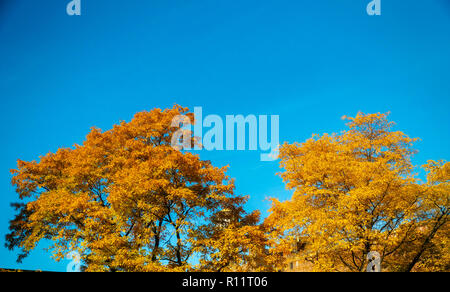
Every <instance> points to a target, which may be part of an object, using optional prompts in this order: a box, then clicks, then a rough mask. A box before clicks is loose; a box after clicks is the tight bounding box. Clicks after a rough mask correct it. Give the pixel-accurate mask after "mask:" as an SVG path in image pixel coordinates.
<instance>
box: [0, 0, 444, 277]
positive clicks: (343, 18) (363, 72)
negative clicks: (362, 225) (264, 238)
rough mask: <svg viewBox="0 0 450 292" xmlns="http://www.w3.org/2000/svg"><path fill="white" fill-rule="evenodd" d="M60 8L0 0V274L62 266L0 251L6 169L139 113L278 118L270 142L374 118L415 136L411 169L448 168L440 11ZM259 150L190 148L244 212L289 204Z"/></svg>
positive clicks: (195, 2)
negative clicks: (223, 169)
mask: <svg viewBox="0 0 450 292" xmlns="http://www.w3.org/2000/svg"><path fill="white" fill-rule="evenodd" d="M369 2H370V1H369V0H340V1H336V0H291V1H287V0H277V1H274V0H271V1H269V0H148V1H143V0H142V1H138V0H127V1H118V0H117V1H116V0H114V1H113V0H109V1H107V0H82V16H72V17H70V16H68V15H67V14H66V12H65V11H66V7H65V6H66V4H67V3H69V0H47V1H29V0H1V2H0V100H1V107H0V127H1V134H2V142H3V143H1V144H0V174H1V175H0V190H1V197H0V204H1V205H0V206H1V207H0V208H1V212H0V267H3V268H21V269H43V270H57V271H58V270H59V271H64V270H65V266H66V264H67V263H68V261H66V262H61V263H55V262H53V261H52V260H51V259H50V254H49V253H45V252H43V251H42V248H43V247H45V244H43V245H41V246H40V247H39V248H38V249H37V250H36V251H35V252H33V253H32V255H31V256H30V257H29V258H27V259H26V260H25V261H24V263H23V264H22V265H18V264H16V263H15V258H16V254H15V253H13V252H9V251H8V250H7V249H6V248H4V236H5V234H6V233H7V228H8V221H9V220H10V219H11V218H12V217H13V210H12V209H11V208H10V207H9V203H10V202H13V201H16V200H17V197H16V194H15V192H14V189H13V188H12V186H11V185H10V179H11V175H10V174H9V170H10V169H12V168H15V166H16V160H17V159H19V158H20V159H22V160H34V159H37V158H38V157H39V156H40V155H44V154H46V153H48V152H50V151H52V152H53V151H56V150H57V149H58V148H59V147H68V146H71V145H73V144H74V143H81V142H82V141H83V139H84V137H85V135H86V134H87V133H88V132H89V129H90V127H92V126H97V127H99V128H101V129H104V130H108V129H110V128H111V127H112V125H113V124H115V123H118V122H119V121H120V120H126V121H129V120H130V119H131V118H132V116H133V115H134V114H135V113H137V112H139V111H143V110H149V109H152V108H155V107H160V108H167V107H171V106H172V105H173V104H174V103H178V104H181V105H183V106H188V107H191V108H193V107H194V106H202V107H203V112H204V115H205V114H218V115H221V116H225V115H227V114H233V115H237V114H244V115H247V114H254V115H271V114H276V115H280V140H281V141H282V142H283V141H288V142H294V141H300V142H301V141H304V140H305V139H307V138H309V137H310V136H311V135H312V134H313V133H324V132H336V131H340V130H342V129H344V122H343V121H342V120H341V119H340V118H341V117H342V116H343V115H355V114H356V113H357V112H358V111H364V112H387V111H391V113H392V115H391V118H392V119H393V120H394V121H396V122H397V124H398V126H397V129H399V130H402V131H404V132H405V133H407V134H408V135H410V136H412V137H420V138H421V139H422V141H421V142H419V143H418V144H417V145H416V147H417V148H418V149H419V151H420V152H419V154H417V155H416V157H415V159H414V163H415V164H417V165H421V164H423V163H424V162H426V160H428V159H445V160H449V149H450V136H449V130H450V126H449V125H450V123H449V122H450V117H449V115H448V109H449V108H450V107H449V106H450V104H449V103H450V102H449V100H450V71H449V68H450V3H449V2H448V1H447V0H428V1H419V0H409V1H405V0H382V16H375V17H373V16H372V17H370V16H368V15H367V14H366V8H365V7H366V5H367V4H368V3H369ZM259 154H260V153H259V152H252V151H244V152H202V153H201V156H202V158H204V159H210V160H212V161H213V163H214V164H215V165H219V166H222V165H227V164H229V165H230V166H231V168H230V171H229V174H230V175H231V176H232V177H234V178H236V185H237V192H239V193H242V194H247V195H250V196H251V199H250V201H249V203H248V205H247V208H248V209H249V210H253V209H261V210H262V211H263V213H265V211H266V210H267V208H268V206H269V204H268V202H267V201H265V198H266V197H278V198H280V199H282V200H285V199H287V198H289V196H290V193H289V192H288V191H286V190H284V185H283V183H282V181H281V179H280V178H279V177H277V176H276V175H275V173H276V172H278V171H279V168H278V163H277V162H260V161H259Z"/></svg>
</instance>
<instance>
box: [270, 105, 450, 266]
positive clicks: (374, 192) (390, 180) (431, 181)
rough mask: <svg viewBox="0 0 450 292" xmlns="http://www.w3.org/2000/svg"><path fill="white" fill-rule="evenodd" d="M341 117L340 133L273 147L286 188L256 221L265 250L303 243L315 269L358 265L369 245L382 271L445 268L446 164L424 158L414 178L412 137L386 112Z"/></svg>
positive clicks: (364, 260) (286, 252)
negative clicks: (265, 238)
mask: <svg viewBox="0 0 450 292" xmlns="http://www.w3.org/2000/svg"><path fill="white" fill-rule="evenodd" d="M346 119H347V120H349V123H348V127H349V129H348V130H347V131H344V132H341V133H339V134H331V135H329V134H324V135H321V136H319V135H314V136H313V137H312V138H311V139H309V140H307V141H306V142H304V143H293V144H287V143H285V144H284V145H283V146H282V147H281V149H280V159H281V162H280V166H281V167H282V168H283V169H284V171H283V172H282V173H281V176H282V178H283V180H284V181H285V182H286V184H287V188H288V189H292V190H294V194H293V197H292V199H291V200H289V201H286V202H279V201H278V200H275V199H274V200H273V205H272V208H271V210H270V216H269V217H268V218H267V219H266V221H265V223H264V224H265V225H266V226H268V227H269V228H270V230H271V232H270V241H271V242H272V246H271V254H272V255H276V254H278V255H279V254H283V255H284V256H288V255H289V254H290V253H291V251H292V246H293V245H294V244H295V243H296V242H305V243H306V249H305V251H304V252H303V254H302V256H303V259H304V260H305V261H308V262H310V263H312V264H313V267H314V269H315V270H318V271H365V269H366V267H367V264H368V254H369V253H370V252H372V251H376V252H378V253H379V254H380V256H381V265H382V268H383V270H390V271H427V270H439V271H442V270H447V271H448V270H449V264H450V261H449V235H450V234H449V223H448V220H449V218H448V217H449V197H450V188H449V177H450V176H449V173H450V171H449V168H450V164H449V163H445V162H442V161H441V162H433V161H430V162H429V163H428V164H427V165H426V166H425V169H426V170H427V171H428V179H427V181H426V182H425V183H422V182H420V180H419V179H418V178H417V177H416V175H415V173H414V171H415V168H414V166H413V165H412V163H411V157H412V155H413V154H414V153H415V151H414V149H413V148H412V147H413V143H414V142H415V141H416V140H417V139H412V138H409V137H408V136H406V135H405V134H404V133H402V132H399V131H393V129H392V128H393V126H394V124H393V122H390V121H389V120H388V115H387V114H363V113H359V114H358V115H357V116H356V117H354V118H346ZM279 264H280V263H279ZM280 265H281V266H282V264H280Z"/></svg>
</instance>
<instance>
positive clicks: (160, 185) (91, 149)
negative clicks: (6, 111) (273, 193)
mask: <svg viewBox="0 0 450 292" xmlns="http://www.w3.org/2000/svg"><path fill="white" fill-rule="evenodd" d="M179 116H185V117H188V118H189V119H190V120H191V121H192V122H193V123H195V120H194V116H193V114H192V113H189V111H188V109H187V108H182V107H180V106H174V107H173V108H172V109H167V110H164V111H162V110H160V109H155V110H152V111H150V112H141V113H138V114H136V115H135V117H134V118H133V119H132V121H131V122H129V123H126V122H121V123H120V124H119V125H116V126H114V127H113V129H111V130H109V131H106V132H102V131H101V130H99V129H96V128H93V129H92V131H91V132H90V133H89V135H88V136H87V138H86V140H85V141H84V143H83V144H82V145H75V146H74V147H72V148H67V149H59V150H58V151H57V152H56V153H49V154H47V155H45V156H43V157H41V158H40V160H39V161H37V162H36V161H32V162H25V161H21V160H19V161H18V168H17V169H16V170H13V171H12V173H13V179H12V184H13V185H14V186H15V188H16V191H17V193H18V195H19V197H20V199H21V201H22V202H21V203H15V204H13V206H14V207H15V208H16V210H17V216H16V217H15V218H14V219H13V220H12V221H11V222H10V230H11V232H10V234H8V235H7V237H6V240H7V247H8V248H10V249H14V248H19V249H21V251H22V252H21V254H20V256H19V258H18V260H19V261H20V260H22V259H23V258H24V257H25V256H27V255H28V254H29V252H30V251H31V250H33V249H34V248H35V247H36V245H37V243H38V242H40V241H41V240H43V239H48V240H50V241H51V242H52V245H51V246H50V249H51V250H52V252H53V254H54V257H55V258H56V259H57V260H60V259H62V258H64V257H65V255H67V253H68V252H70V251H78V252H79V254H80V255H81V259H82V262H83V264H84V266H85V267H84V268H85V270H86V271H189V270H197V269H201V268H206V267H207V268H208V269H210V270H222V269H225V268H226V267H228V266H230V265H233V264H239V261H238V259H242V256H244V257H245V256H246V254H248V251H249V245H250V244H251V241H250V240H249V239H248V238H249V237H250V236H251V234H253V233H257V232H258V227H257V226H256V224H257V222H258V220H259V218H258V217H259V215H258V213H252V214H247V213H246V212H245V211H244V209H243V204H244V203H245V202H246V200H247V198H246V197H243V196H239V195H234V188H235V186H234V181H233V180H232V179H230V178H229V177H228V176H227V175H226V170H227V167H224V168H218V167H214V166H213V165H212V164H211V162H209V161H203V160H201V159H200V158H199V156H197V155H194V154H192V153H189V152H185V151H181V150H178V149H175V148H173V147H172V145H171V141H172V138H173V135H174V133H175V131H177V130H179V129H178V128H177V127H172V125H173V124H172V122H173V121H174V119H175V118H176V117H179ZM186 136H188V135H186ZM181 142H183V141H181ZM191 142H195V139H193V141H191ZM223 210H227V212H223ZM227 216H228V217H229V216H231V217H232V221H231V222H230V224H228V225H226V226H225V225H223V224H222V225H221V224H218V222H223V221H224V220H226V217H227ZM223 238H228V240H226V241H225V242H227V244H226V246H223V244H222V243H221V242H219V241H221V240H222V239H223ZM233 238H234V239H236V238H238V239H240V241H237V242H236V241H235V240H234V239H233ZM245 238H247V239H245ZM209 251H211V252H209ZM194 257H197V258H198V257H199V258H200V263H199V262H198V261H197V262H196V261H195V260H191V259H192V258H194ZM212 261H214V262H218V263H219V265H220V267H219V266H218V265H217V264H215V263H213V262H212Z"/></svg>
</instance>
